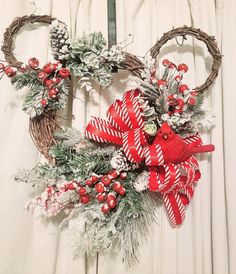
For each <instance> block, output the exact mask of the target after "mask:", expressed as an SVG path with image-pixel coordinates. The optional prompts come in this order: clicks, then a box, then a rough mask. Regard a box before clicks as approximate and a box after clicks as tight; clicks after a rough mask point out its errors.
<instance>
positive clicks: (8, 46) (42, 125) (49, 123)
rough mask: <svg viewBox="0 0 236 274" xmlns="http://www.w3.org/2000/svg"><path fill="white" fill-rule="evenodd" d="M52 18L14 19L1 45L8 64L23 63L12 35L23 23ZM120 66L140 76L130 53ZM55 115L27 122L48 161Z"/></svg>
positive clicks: (46, 114) (138, 65) (46, 21)
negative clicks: (15, 50)
mask: <svg viewBox="0 0 236 274" xmlns="http://www.w3.org/2000/svg"><path fill="white" fill-rule="evenodd" d="M54 20H56V18H54V17H51V16H49V15H41V16H39V15H30V16H27V15H25V16H23V17H17V18H16V19H14V21H13V22H12V23H11V24H10V26H9V27H8V28H7V29H6V31H5V33H4V40H3V45H2V48H1V49H2V51H3V53H4V56H5V60H6V61H7V62H8V64H9V65H10V66H12V67H15V68H17V69H20V68H21V66H22V64H23V62H22V61H19V60H17V58H16V57H15V55H14V53H13V49H14V47H13V43H14V37H15V36H16V35H17V33H18V32H19V30H20V29H21V28H22V27H23V26H24V25H26V24H35V23H41V24H47V25H50V24H51V23H52V22H53V21H54ZM121 66H122V68H123V69H127V70H129V71H130V72H131V73H133V74H134V75H135V76H138V77H140V73H141V71H142V69H143V64H142V62H141V61H140V60H139V59H138V58H137V57H136V56H134V55H132V54H130V53H125V60H124V62H123V63H122V64H121ZM55 117H56V116H55V111H44V112H43V113H42V114H41V115H40V116H36V117H34V118H30V122H29V131H30V134H31V137H32V139H33V141H34V143H35V145H36V146H37V148H38V150H39V151H40V152H41V153H42V154H43V155H44V156H45V157H46V158H47V159H48V160H49V161H51V160H52V158H51V157H50V156H49V154H48V149H49V148H50V147H51V146H52V145H53V144H55V142H56V141H55V139H54V132H55V131H56V130H58V129H60V126H59V125H58V124H57V123H56V119H55Z"/></svg>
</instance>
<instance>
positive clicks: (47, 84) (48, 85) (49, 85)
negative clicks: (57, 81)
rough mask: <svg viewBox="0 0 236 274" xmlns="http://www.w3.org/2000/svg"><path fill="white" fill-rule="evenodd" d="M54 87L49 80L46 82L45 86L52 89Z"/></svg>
mask: <svg viewBox="0 0 236 274" xmlns="http://www.w3.org/2000/svg"><path fill="white" fill-rule="evenodd" d="M52 85H53V82H52V80H50V79H48V80H46V81H45V86H47V87H51V86H52Z"/></svg>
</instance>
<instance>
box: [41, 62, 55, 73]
mask: <svg viewBox="0 0 236 274" xmlns="http://www.w3.org/2000/svg"><path fill="white" fill-rule="evenodd" d="M54 70H55V67H54V65H53V64H52V63H47V64H46V65H44V66H43V72H46V73H47V74H51V73H52V72H53V71H54Z"/></svg>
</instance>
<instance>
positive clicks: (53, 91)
mask: <svg viewBox="0 0 236 274" xmlns="http://www.w3.org/2000/svg"><path fill="white" fill-rule="evenodd" d="M57 93H58V90H57V89H56V88H51V89H50V90H49V91H48V96H49V97H51V98H53V99H55V98H57Z"/></svg>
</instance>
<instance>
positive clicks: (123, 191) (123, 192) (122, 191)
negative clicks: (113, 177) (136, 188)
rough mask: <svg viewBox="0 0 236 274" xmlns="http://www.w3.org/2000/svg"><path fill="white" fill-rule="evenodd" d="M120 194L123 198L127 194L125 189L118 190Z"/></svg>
mask: <svg viewBox="0 0 236 274" xmlns="http://www.w3.org/2000/svg"><path fill="white" fill-rule="evenodd" d="M118 193H119V194H120V195H121V196H123V195H125V193H126V190H125V188H124V187H120V188H119V189H118Z"/></svg>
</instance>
